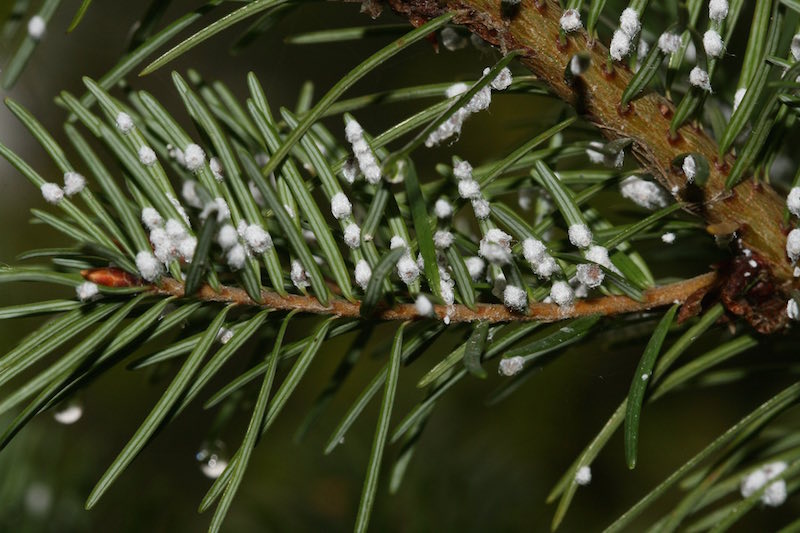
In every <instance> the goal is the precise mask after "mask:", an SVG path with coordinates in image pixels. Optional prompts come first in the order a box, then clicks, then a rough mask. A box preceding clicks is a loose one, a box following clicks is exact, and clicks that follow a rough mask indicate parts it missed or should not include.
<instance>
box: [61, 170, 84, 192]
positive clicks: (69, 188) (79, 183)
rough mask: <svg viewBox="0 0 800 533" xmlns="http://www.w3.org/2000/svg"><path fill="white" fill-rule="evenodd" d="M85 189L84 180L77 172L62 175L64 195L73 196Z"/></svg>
mask: <svg viewBox="0 0 800 533" xmlns="http://www.w3.org/2000/svg"><path fill="white" fill-rule="evenodd" d="M84 187H86V178H84V177H83V176H82V175H80V174H78V173H77V172H73V171H70V172H66V173H65V174H64V194H66V195H67V196H74V195H76V194H78V193H79V192H81V191H82V190H83V189H84Z"/></svg>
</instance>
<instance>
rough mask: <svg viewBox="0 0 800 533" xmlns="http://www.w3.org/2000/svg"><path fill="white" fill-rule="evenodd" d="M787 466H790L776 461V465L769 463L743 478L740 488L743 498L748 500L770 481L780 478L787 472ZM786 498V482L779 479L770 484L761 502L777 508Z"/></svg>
mask: <svg viewBox="0 0 800 533" xmlns="http://www.w3.org/2000/svg"><path fill="white" fill-rule="evenodd" d="M787 466H788V465H787V464H786V463H785V462H784V461H776V462H774V463H767V464H765V465H762V466H761V468H757V469H756V470H753V471H752V472H751V473H750V474H748V475H747V476H745V477H744V478H742V481H741V484H740V486H739V490H740V492H741V494H742V497H743V498H748V497H750V496H751V495H753V494H754V493H756V492H758V491H759V490H761V489H762V488H763V487H764V485H767V483H769V482H770V480H772V479H774V478H775V477H777V476H779V475H780V474H781V473H782V472H783V471H784V470H786V468H787ZM786 496H787V490H786V481H785V480H783V479H779V480H778V481H775V482H773V483H770V484H769V486H768V487H767V488H766V490H765V491H764V493H763V494H762V495H761V502H762V503H763V504H764V505H768V506H770V507H777V506H779V505H781V504H782V503H783V502H785V501H786Z"/></svg>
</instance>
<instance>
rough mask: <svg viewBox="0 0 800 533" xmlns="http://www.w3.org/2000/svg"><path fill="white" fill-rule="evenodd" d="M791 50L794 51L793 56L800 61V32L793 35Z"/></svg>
mask: <svg viewBox="0 0 800 533" xmlns="http://www.w3.org/2000/svg"><path fill="white" fill-rule="evenodd" d="M789 50H790V51H791V52H792V58H794V60H795V61H800V33H798V34H796V35H795V36H794V37H792V44H790V45H789Z"/></svg>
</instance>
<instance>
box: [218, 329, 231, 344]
mask: <svg viewBox="0 0 800 533" xmlns="http://www.w3.org/2000/svg"><path fill="white" fill-rule="evenodd" d="M232 338H233V330H232V329H228V328H219V331H217V340H218V341H219V343H220V344H228V342H230V340H231V339H232Z"/></svg>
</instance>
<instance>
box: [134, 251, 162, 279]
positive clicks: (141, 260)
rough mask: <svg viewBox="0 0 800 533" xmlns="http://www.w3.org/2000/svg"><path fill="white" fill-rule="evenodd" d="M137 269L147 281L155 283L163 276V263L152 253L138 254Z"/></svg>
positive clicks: (143, 252) (142, 252)
mask: <svg viewBox="0 0 800 533" xmlns="http://www.w3.org/2000/svg"><path fill="white" fill-rule="evenodd" d="M136 268H137V269H138V270H139V274H141V276H142V278H144V279H145V280H147V281H155V280H157V279H158V277H159V276H160V275H161V263H160V262H159V261H158V259H156V256H154V255H153V254H152V253H151V252H147V251H141V252H139V253H138V254H136Z"/></svg>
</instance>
